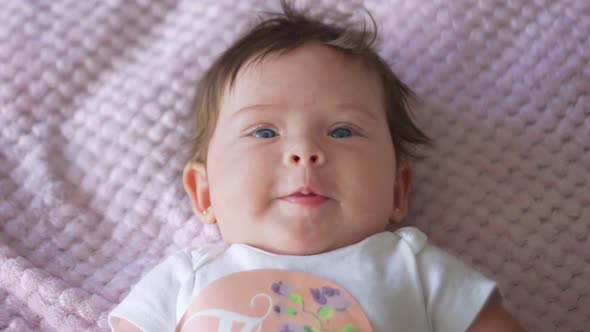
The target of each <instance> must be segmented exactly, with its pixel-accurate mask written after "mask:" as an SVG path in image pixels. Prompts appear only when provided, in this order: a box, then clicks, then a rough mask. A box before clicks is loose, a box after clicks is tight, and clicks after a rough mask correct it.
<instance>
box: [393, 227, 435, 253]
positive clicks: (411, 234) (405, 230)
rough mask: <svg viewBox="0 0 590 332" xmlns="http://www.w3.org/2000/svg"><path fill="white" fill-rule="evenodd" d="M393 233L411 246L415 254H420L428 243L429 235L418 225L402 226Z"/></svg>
mask: <svg viewBox="0 0 590 332" xmlns="http://www.w3.org/2000/svg"><path fill="white" fill-rule="evenodd" d="M393 234H394V235H395V236H397V237H399V239H400V240H401V241H402V242H403V243H404V244H406V245H407V246H409V247H410V249H411V250H412V252H413V253H414V255H417V254H419V253H420V252H421V251H422V250H423V249H424V248H425V247H426V245H427V244H428V236H426V234H424V233H423V232H422V231H421V230H419V229H418V228H416V227H410V226H408V227H402V228H399V229H397V230H395V231H394V232H393Z"/></svg>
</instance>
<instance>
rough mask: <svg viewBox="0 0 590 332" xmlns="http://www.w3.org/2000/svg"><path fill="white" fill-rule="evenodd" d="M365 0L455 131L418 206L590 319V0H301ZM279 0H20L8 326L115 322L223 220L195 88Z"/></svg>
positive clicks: (537, 298)
mask: <svg viewBox="0 0 590 332" xmlns="http://www.w3.org/2000/svg"><path fill="white" fill-rule="evenodd" d="M363 6H364V7H366V8H367V9H369V10H370V11H371V13H372V14H373V16H374V18H375V20H376V21H377V22H378V24H379V26H380V29H381V35H380V39H379V41H378V44H377V49H378V51H379V53H380V54H381V55H382V56H383V58H384V59H385V60H386V61H387V62H388V63H389V64H390V65H391V67H392V68H393V69H394V71H395V72H396V73H398V74H399V76H400V77H401V79H402V80H403V81H404V82H406V83H407V84H408V85H409V86H410V87H411V88H413V89H414V90H415V91H416V92H417V93H418V95H419V96H420V97H421V98H422V100H423V103H421V104H418V105H416V107H415V110H414V111H415V114H416V117H417V120H418V122H419V124H420V125H421V126H422V128H423V129H424V130H425V131H426V132H427V133H428V134H430V136H432V137H433V138H434V139H435V141H436V146H435V148H433V149H431V150H425V151H424V153H425V154H427V155H428V156H429V158H428V159H426V160H424V161H420V162H416V163H415V164H414V170H415V181H414V190H413V192H412V195H411V212H410V215H409V216H408V218H407V220H406V224H410V225H415V226H417V227H419V228H421V229H422V230H423V231H424V232H426V233H427V234H428V235H429V236H430V239H431V241H432V242H434V243H435V244H437V245H439V246H441V247H443V248H445V249H447V250H448V251H450V252H451V253H454V254H456V255H458V256H460V257H461V258H462V259H464V260H465V261H466V262H468V263H469V264H472V265H473V266H474V267H475V268H477V269H478V270H480V271H481V272H483V273H485V274H487V275H488V276H489V277H491V278H494V279H496V280H497V281H498V282H499V285H500V288H501V290H502V292H503V294H504V295H505V304H506V306H507V307H508V309H509V310H510V311H512V312H513V313H514V315H515V316H516V317H517V318H518V319H519V320H520V321H521V322H522V324H523V325H524V326H525V327H526V328H527V329H528V330H530V331H541V332H543V331H547V332H549V331H551V332H553V331H582V330H583V329H584V328H587V327H588V326H590V294H589V292H590V288H589V287H588V285H587V284H588V280H589V278H590V249H589V246H588V243H589V241H588V240H589V230H590V191H589V190H588V188H589V186H590V39H589V38H588V36H590V2H588V1H582V0H571V1H567V0H562V1H553V0H535V1H530V0H511V1H502V0H490V1H446V0H431V1H409V0H405V1H404V0H390V1H376V0H374V1H360V0H349V1H336V0H319V1H311V0H309V1H295V7H296V8H304V7H310V8H311V11H310V14H311V15H315V16H317V17H321V18H322V19H324V20H326V21H329V22H345V21H350V22H353V23H354V22H358V18H359V17H362V16H363V14H362V10H360V9H361V8H362V7H363ZM278 9H279V6H278V2H277V1H274V0H272V1H270V0H269V1H262V0H256V1H254V0H251V1H234V0H206V1H205V0H199V1H190V0H186V1H181V0H177V1H176V0H165V1H160V0H158V1H147V0H137V1H120V0H108V1H91V0H88V1H86V0H85V1H77V0H56V1H6V2H4V3H3V4H2V6H0V22H2V23H1V24H0V308H1V309H0V330H5V331H31V330H42V331H53V330H59V331H86V330H101V331H104V330H107V329H108V326H107V321H106V315H107V313H108V311H109V310H110V309H111V308H112V307H113V306H114V305H115V304H116V303H118V302H119V301H120V300H121V299H122V298H123V297H124V296H125V295H126V293H127V292H128V290H129V288H130V287H131V285H133V284H134V283H135V282H136V281H137V280H138V279H139V278H140V277H141V275H142V274H143V273H145V272H146V271H147V270H148V269H149V268H151V267H152V266H153V265H154V264H156V263H157V262H158V261H160V260H161V259H162V258H163V257H164V256H166V255H168V254H171V253H172V252H174V251H175V250H177V249H180V248H184V247H196V246H199V245H201V244H203V243H206V242H209V241H216V240H219V234H218V233H217V232H216V229H215V228H214V227H213V226H209V225H207V226H204V225H202V224H201V222H200V221H199V220H198V219H197V218H196V217H194V216H193V215H192V209H191V206H190V202H189V200H188V199H187V198H186V196H185V194H184V191H183V188H182V182H181V175H182V168H183V165H184V163H185V161H186V160H187V158H188V157H189V148H190V139H191V137H192V130H193V126H192V116H191V112H190V110H189V105H190V102H191V99H192V97H193V95H194V92H195V87H196V84H197V82H198V80H199V79H200V78H201V77H202V75H203V73H204V71H205V70H206V69H207V68H208V66H209V65H211V63H212V61H213V60H214V59H215V58H216V56H218V55H219V54H220V53H221V52H222V51H223V50H224V49H225V48H226V47H228V46H229V45H230V44H231V42H232V41H233V40H235V39H236V38H237V37H238V35H239V34H240V33H242V32H243V31H245V30H246V29H247V28H248V27H249V26H250V25H251V24H252V23H253V22H255V20H256V18H257V15H259V14H260V13H261V12H262V11H265V10H278ZM350 13H354V15H352V16H350V15H347V14H350Z"/></svg>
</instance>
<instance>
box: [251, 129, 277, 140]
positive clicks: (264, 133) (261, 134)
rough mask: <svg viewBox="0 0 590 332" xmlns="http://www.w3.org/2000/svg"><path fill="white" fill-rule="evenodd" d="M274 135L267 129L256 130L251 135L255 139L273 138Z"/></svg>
mask: <svg viewBox="0 0 590 332" xmlns="http://www.w3.org/2000/svg"><path fill="white" fill-rule="evenodd" d="M275 134H276V133H275V132H274V131H273V130H271V129H267V128H262V129H258V130H256V131H254V132H253V133H252V135H254V137H256V138H273V137H275V136H276V135H275Z"/></svg>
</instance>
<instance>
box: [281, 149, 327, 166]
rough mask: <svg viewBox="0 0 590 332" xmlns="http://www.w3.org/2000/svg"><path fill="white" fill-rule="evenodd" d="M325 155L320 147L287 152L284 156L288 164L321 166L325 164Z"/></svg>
mask: <svg viewBox="0 0 590 332" xmlns="http://www.w3.org/2000/svg"><path fill="white" fill-rule="evenodd" d="M325 159H326V158H325V156H324V154H323V152H321V151H320V150H319V149H314V150H307V151H306V150H303V149H299V150H294V151H290V152H287V153H286V154H285V156H284V158H283V162H284V164H285V165H286V166H290V167H293V166H301V167H319V166H321V165H323V164H324V162H325Z"/></svg>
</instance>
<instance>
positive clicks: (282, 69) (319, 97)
mask: <svg viewBox="0 0 590 332" xmlns="http://www.w3.org/2000/svg"><path fill="white" fill-rule="evenodd" d="M382 90H383V88H382V84H381V80H380V78H379V75H378V74H377V73H376V72H375V71H374V70H372V69H371V68H369V66H367V65H366V64H365V63H364V62H363V61H362V60H360V59H358V58H355V57H352V56H350V55H348V54H344V53H343V52H341V51H338V50H335V49H334V48H332V47H329V46H324V45H321V44H319V43H311V44H308V45H305V46H302V47H300V48H298V49H295V50H293V51H291V52H289V53H286V54H278V53H275V54H270V55H268V56H266V57H265V58H263V59H261V60H260V61H250V62H249V63H247V64H245V65H244V66H243V67H242V68H241V69H240V71H239V72H238V75H237V76H236V80H235V82H234V85H233V87H232V88H231V89H230V87H229V86H227V87H226V88H225V91H224V93H223V96H222V99H221V115H220V117H227V116H231V115H232V113H235V112H237V111H239V110H240V109H243V108H245V107H248V106H252V105H259V104H262V105H264V104H275V105H287V106H289V107H290V108H301V109H317V108H320V107H324V106H329V105H334V104H338V105H359V106H362V108H363V109H366V110H368V111H370V112H375V113H383V96H382V94H383V91H382ZM375 115H378V114H375ZM383 116H384V115H383Z"/></svg>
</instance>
